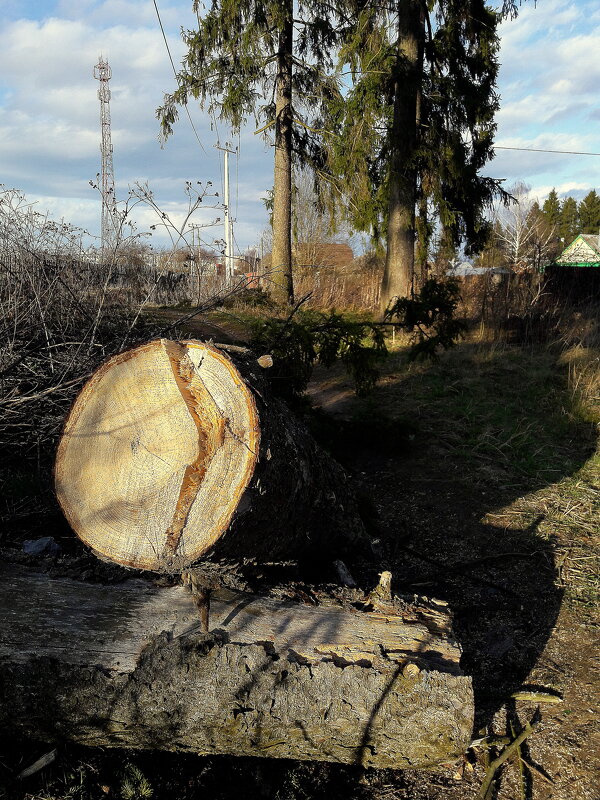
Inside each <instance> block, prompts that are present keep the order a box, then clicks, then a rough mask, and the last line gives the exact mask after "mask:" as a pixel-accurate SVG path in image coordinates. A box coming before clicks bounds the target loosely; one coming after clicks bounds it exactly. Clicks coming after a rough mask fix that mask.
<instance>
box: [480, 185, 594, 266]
mask: <svg viewBox="0 0 600 800" xmlns="http://www.w3.org/2000/svg"><path fill="white" fill-rule="evenodd" d="M509 191H510V194H511V195H512V197H513V198H514V200H515V202H513V203H511V204H509V205H508V206H496V208H495V211H494V214H493V215H492V227H491V231H490V234H489V237H488V240H487V242H486V244H485V247H484V248H483V250H482V251H481V253H480V254H479V257H478V260H477V264H478V266H482V267H501V266H502V267H508V268H510V269H512V270H515V271H517V272H522V271H526V270H539V269H541V268H543V267H545V266H547V265H548V264H549V263H551V262H552V261H553V260H554V259H556V258H557V257H558V256H559V255H560V254H561V252H562V251H563V250H564V249H565V247H567V246H568V245H569V244H570V243H571V242H572V241H573V239H575V237H576V236H577V235H578V234H580V233H587V234H596V235H598V234H599V233H600V197H599V196H598V194H597V193H596V190H595V189H592V190H591V191H590V192H588V194H587V195H586V196H585V197H584V198H583V199H582V200H581V201H580V202H579V203H578V202H577V200H576V199H575V198H574V197H571V196H567V197H565V198H563V199H562V200H560V198H559V196H558V193H557V192H556V189H552V190H551V191H550V193H549V194H548V197H547V198H546V200H545V201H544V203H543V204H542V205H541V206H540V204H539V202H538V201H537V200H533V199H531V197H530V188H529V187H528V186H526V185H524V184H516V185H515V186H513V187H511V188H510V189H509Z"/></svg>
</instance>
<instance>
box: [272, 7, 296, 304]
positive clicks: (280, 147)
mask: <svg viewBox="0 0 600 800" xmlns="http://www.w3.org/2000/svg"><path fill="white" fill-rule="evenodd" d="M284 5H285V9H284V13H285V20H284V22H283V26H282V29H281V32H280V34H279V50H278V52H277V80H276V85H275V176H274V183H273V252H272V261H271V269H270V274H269V276H268V280H269V281H270V286H271V294H272V295H273V297H274V298H275V299H277V300H280V301H282V302H285V303H289V304H290V305H291V304H292V303H293V302H294V285H293V281H292V46H293V35H294V27H293V9H292V3H291V2H289V0H286V3H285V4H284ZM282 8H283V7H282Z"/></svg>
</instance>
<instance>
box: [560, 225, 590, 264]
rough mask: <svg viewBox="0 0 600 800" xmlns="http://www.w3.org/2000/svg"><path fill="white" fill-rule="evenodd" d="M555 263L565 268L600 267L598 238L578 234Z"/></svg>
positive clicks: (586, 234)
mask: <svg viewBox="0 0 600 800" xmlns="http://www.w3.org/2000/svg"><path fill="white" fill-rule="evenodd" d="M555 263H556V264H558V265H559V266H565V267H600V237H599V236H596V234H591V233H580V234H579V235H578V236H576V237H575V238H574V239H573V241H572V242H571V243H570V244H569V245H567V247H565V249H564V250H563V251H562V253H561V254H560V255H559V257H558V258H557V259H556V262H555Z"/></svg>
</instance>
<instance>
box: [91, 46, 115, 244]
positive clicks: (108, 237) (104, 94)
mask: <svg viewBox="0 0 600 800" xmlns="http://www.w3.org/2000/svg"><path fill="white" fill-rule="evenodd" d="M111 76H112V71H111V68H110V67H109V66H108V61H105V60H104V59H103V58H102V56H100V58H99V60H98V63H97V64H96V66H95V67H94V78H96V79H97V80H99V81H100V88H99V89H98V99H99V100H100V127H101V130H102V142H101V144H100V152H101V153H102V171H101V191H102V226H101V230H100V233H101V240H102V250H103V251H104V250H105V248H107V247H109V246H110V244H111V242H112V240H113V234H114V232H115V223H116V216H115V215H116V211H117V199H116V197H115V173H114V170H113V146H112V143H111V140H110V89H109V88H108V82H109V80H110V79H111Z"/></svg>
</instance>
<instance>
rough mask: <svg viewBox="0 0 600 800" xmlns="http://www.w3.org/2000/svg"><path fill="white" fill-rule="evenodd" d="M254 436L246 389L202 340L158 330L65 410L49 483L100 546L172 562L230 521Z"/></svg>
mask: <svg viewBox="0 0 600 800" xmlns="http://www.w3.org/2000/svg"><path fill="white" fill-rule="evenodd" d="M259 444H260V427H259V420H258V412H257V408H256V403H255V400H254V396H253V393H252V391H251V390H250V389H249V387H248V386H247V385H246V383H245V382H244V380H243V379H242V377H241V375H240V373H239V371H238V370H237V368H236V367H235V365H234V364H233V363H232V361H231V360H230V359H229V358H228V357H227V356H226V355H225V354H224V353H222V352H221V351H220V350H218V349H217V348H216V347H213V346H211V345H208V344H205V343H202V342H173V341H168V340H164V339H161V340H157V341H153V342H149V343H148V344H145V345H142V346H141V347H138V348H136V349H134V350H130V351H128V352H126V353H122V354H120V355H118V356H115V357H114V358H112V359H110V360H109V361H108V362H107V363H106V364H104V365H103V366H102V367H101V368H100V369H99V370H98V371H97V372H96V373H95V374H94V375H93V377H92V378H91V379H90V380H89V382H88V383H87V384H86V386H85V387H84V389H83V390H82V392H81V394H80V395H79V397H78V398H77V401H76V402H75V405H74V407H73V409H72V411H71V413H70V415H69V418H68V420H67V422H66V425H65V430H64V433H63V436H62V439H61V441H60V444H59V447H58V453H57V458H56V470H55V473H56V491H57V495H58V499H59V502H60V504H61V506H62V508H63V511H64V513H65V515H66V517H67V519H68V520H69V523H70V524H71V526H72V527H73V529H74V530H75V532H76V533H77V534H78V536H79V537H80V538H81V539H82V540H83V541H84V542H85V543H86V544H88V545H89V546H90V547H92V548H93V549H94V550H95V551H96V552H97V553H98V554H99V555H101V556H104V557H106V558H108V559H110V560H112V561H116V562H117V563H119V564H123V565H125V566H128V567H136V568H140V569H148V570H165V569H166V570H177V569H181V568H182V567H184V566H186V565H187V564H190V563H192V562H193V561H195V560H197V559H198V558H200V557H201V556H202V555H204V554H205V553H206V552H207V551H208V550H210V548H211V547H212V546H213V545H214V543H215V542H216V541H217V540H218V539H219V538H220V537H221V536H222V535H223V533H224V532H225V531H226V530H227V528H228V527H229V525H230V522H231V520H232V517H233V515H234V513H235V511H236V509H237V508H238V506H239V503H240V500H241V497H242V495H243V494H244V491H245V490H246V488H247V487H248V484H249V482H250V481H251V479H252V476H253V473H254V468H255V465H256V461H257V458H258V449H259Z"/></svg>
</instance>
